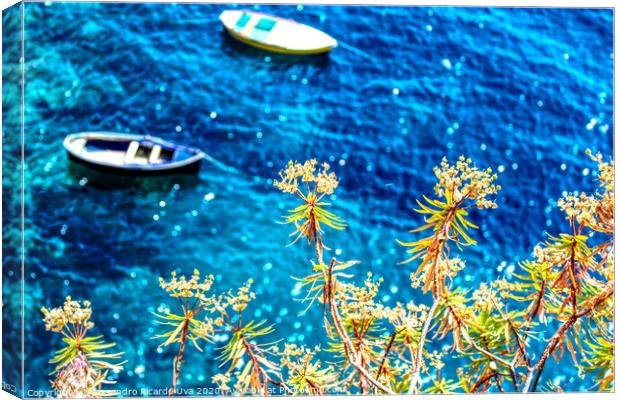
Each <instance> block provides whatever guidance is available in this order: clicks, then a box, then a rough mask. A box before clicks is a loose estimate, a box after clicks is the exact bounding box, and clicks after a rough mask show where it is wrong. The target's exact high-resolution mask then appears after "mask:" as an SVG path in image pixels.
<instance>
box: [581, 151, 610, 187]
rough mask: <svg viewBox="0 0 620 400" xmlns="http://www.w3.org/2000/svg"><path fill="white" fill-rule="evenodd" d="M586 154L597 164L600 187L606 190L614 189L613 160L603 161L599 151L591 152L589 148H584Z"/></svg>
mask: <svg viewBox="0 0 620 400" xmlns="http://www.w3.org/2000/svg"><path fill="white" fill-rule="evenodd" d="M586 154H587V155H588V156H589V157H590V158H591V159H592V160H593V161H595V162H596V163H597V164H598V180H599V182H600V185H601V187H602V188H604V189H605V190H606V191H609V192H612V193H613V191H614V161H613V160H611V161H610V162H605V161H603V155H602V154H601V153H596V154H592V151H591V150H590V149H588V150H586Z"/></svg>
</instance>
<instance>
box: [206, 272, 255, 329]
mask: <svg viewBox="0 0 620 400" xmlns="http://www.w3.org/2000/svg"><path fill="white" fill-rule="evenodd" d="M253 282H254V280H253V279H248V281H247V282H246V283H245V284H244V285H243V286H241V287H240V288H239V289H237V293H236V294H233V292H232V291H228V292H227V293H226V294H225V295H222V296H220V297H219V298H218V300H217V301H215V302H214V304H213V305H214V307H215V309H216V310H217V311H219V312H220V313H225V312H226V309H227V308H228V307H230V308H232V309H233V310H235V311H236V312H239V313H240V312H243V311H244V310H245V309H246V307H247V306H248V303H249V302H250V301H252V300H254V299H255V298H256V294H255V293H254V292H252V291H251V290H250V287H251V286H252V283H253ZM214 324H215V325H216V326H222V325H224V320H223V319H222V318H216V319H215V321H214Z"/></svg>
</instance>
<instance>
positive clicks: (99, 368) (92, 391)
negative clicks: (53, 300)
mask: <svg viewBox="0 0 620 400" xmlns="http://www.w3.org/2000/svg"><path fill="white" fill-rule="evenodd" d="M41 312H42V313H43V322H44V323H45V329H46V330H48V331H52V332H57V333H60V334H61V335H62V336H63V338H62V342H63V343H64V347H62V348H61V349H59V350H57V351H56V352H55V355H54V358H52V359H51V360H50V364H55V365H56V366H55V368H54V370H53V371H52V372H51V373H50V375H54V380H53V381H52V387H53V388H54V389H55V390H56V391H57V393H58V397H61V398H74V397H91V398H93V397H107V396H115V395H116V394H117V391H114V390H108V389H103V387H104V385H108V384H113V383H115V382H113V381H109V380H108V379H107V377H108V375H109V373H110V371H115V372H118V371H120V370H121V369H122V368H123V367H122V365H123V364H124V362H117V360H119V359H120V358H121V356H122V355H123V353H120V352H112V353H111V352H109V351H108V350H109V349H111V348H113V347H115V344H114V343H106V342H105V341H104V340H102V338H103V336H89V331H90V329H92V328H93V327H94V323H93V322H91V321H90V317H91V315H92V309H91V305H90V302H89V301H84V302H82V303H80V302H78V301H75V300H72V299H71V297H67V298H66V300H65V303H64V305H63V306H62V307H56V308H52V309H51V310H49V309H47V308H45V307H43V308H41Z"/></svg>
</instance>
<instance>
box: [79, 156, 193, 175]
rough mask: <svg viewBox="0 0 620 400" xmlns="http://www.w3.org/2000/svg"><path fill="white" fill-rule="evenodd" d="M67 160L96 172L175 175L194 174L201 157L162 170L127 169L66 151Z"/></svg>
mask: <svg viewBox="0 0 620 400" xmlns="http://www.w3.org/2000/svg"><path fill="white" fill-rule="evenodd" d="M67 155H68V157H69V160H71V161H72V162H75V163H78V164H80V165H82V166H85V167H88V168H90V169H93V170H95V171H98V172H103V173H106V174H115V175H122V176H161V175H177V174H196V173H198V171H200V166H201V164H202V159H200V160H197V161H195V162H192V163H190V164H187V165H185V166H183V167H179V168H174V169H164V170H148V169H142V170H137V169H128V168H120V167H115V166H110V165H101V164H96V163H93V162H89V161H87V160H84V159H83V158H81V157H77V156H75V155H74V154H72V153H69V152H67Z"/></svg>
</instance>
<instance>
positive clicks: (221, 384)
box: [211, 374, 230, 393]
mask: <svg viewBox="0 0 620 400" xmlns="http://www.w3.org/2000/svg"><path fill="white" fill-rule="evenodd" d="M211 381H212V382H213V383H214V384H215V385H216V386H217V387H218V388H219V389H220V390H221V391H222V392H223V393H226V392H230V386H228V384H229V383H230V375H228V374H216V375H213V378H211Z"/></svg>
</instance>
